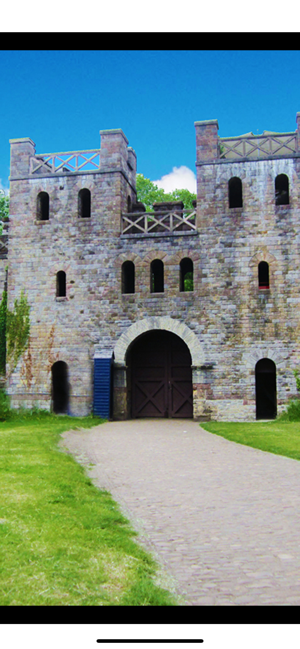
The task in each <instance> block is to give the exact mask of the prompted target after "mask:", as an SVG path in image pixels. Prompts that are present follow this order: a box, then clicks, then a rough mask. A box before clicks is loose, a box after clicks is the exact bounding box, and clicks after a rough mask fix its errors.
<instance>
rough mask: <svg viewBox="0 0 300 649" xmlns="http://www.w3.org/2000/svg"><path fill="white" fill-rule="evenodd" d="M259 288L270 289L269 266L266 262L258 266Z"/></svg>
mask: <svg viewBox="0 0 300 649" xmlns="http://www.w3.org/2000/svg"><path fill="white" fill-rule="evenodd" d="M258 288H270V280H269V264H268V263H267V262H266V261H261V262H260V263H259V264H258Z"/></svg>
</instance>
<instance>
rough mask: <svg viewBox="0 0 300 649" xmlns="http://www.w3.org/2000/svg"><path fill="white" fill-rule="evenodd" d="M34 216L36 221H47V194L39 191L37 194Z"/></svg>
mask: <svg viewBox="0 0 300 649" xmlns="http://www.w3.org/2000/svg"><path fill="white" fill-rule="evenodd" d="M36 218H37V220H38V221H49V194H47V192H40V193H39V194H38V196H37V204H36Z"/></svg>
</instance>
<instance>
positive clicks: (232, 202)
mask: <svg viewBox="0 0 300 649" xmlns="http://www.w3.org/2000/svg"><path fill="white" fill-rule="evenodd" d="M228 198H229V207H243V190H242V181H241V179H240V178H237V177H236V176H235V177H234V178H230V180H229V182H228Z"/></svg>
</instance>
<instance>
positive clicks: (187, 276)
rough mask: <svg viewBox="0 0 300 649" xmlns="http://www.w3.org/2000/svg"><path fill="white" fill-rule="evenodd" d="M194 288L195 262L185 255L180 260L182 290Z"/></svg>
mask: <svg viewBox="0 0 300 649" xmlns="http://www.w3.org/2000/svg"><path fill="white" fill-rule="evenodd" d="M193 290H194V264H193V262H192V260H191V259H189V258H188V257H185V258H184V259H182V260H181V262H180V291H193Z"/></svg>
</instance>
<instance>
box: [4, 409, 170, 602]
mask: <svg viewBox="0 0 300 649" xmlns="http://www.w3.org/2000/svg"><path fill="white" fill-rule="evenodd" d="M99 423H102V422H101V420H100V419H98V418H94V417H85V418H74V417H58V416H55V415H51V414H49V413H34V414H31V415H30V414H24V415H19V416H18V415H11V416H10V417H9V419H8V420H7V421H5V422H0V575H1V577H0V605H2V606H51V605H55V606H61V605H66V606H174V605H176V604H177V601H176V599H175V596H173V595H172V594H171V593H170V592H168V591H167V590H166V589H165V588H163V587H161V586H160V585H158V584H156V583H155V576H156V573H157V570H159V566H158V565H157V564H156V562H155V561H154V559H153V558H152V557H151V556H150V554H148V553H147V552H146V551H145V550H144V549H143V548H142V547H141V546H140V545H139V544H138V542H137V541H138V539H137V533H136V532H135V531H134V530H133V529H132V527H131V525H130V523H129V521H128V520H127V519H126V518H125V517H124V516H123V514H122V513H121V512H120V509H119V506H118V504H117V503H116V502H114V500H113V499H112V497H111V495H110V494H109V493H108V492H107V491H102V490H100V489H99V488H98V487H96V486H95V485H94V484H93V483H92V482H91V480H90V479H89V478H88V476H87V475H86V473H85V470H84V468H83V467H82V466H81V465H80V464H79V463H77V462H76V460H75V459H74V458H73V457H72V456H71V455H70V454H68V453H66V452H64V451H63V450H62V449H60V448H59V446H58V443H59V440H60V434H61V433H62V432H65V431H67V430H74V429H78V428H80V429H85V428H91V427H93V426H96V425H98V424H99Z"/></svg>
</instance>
